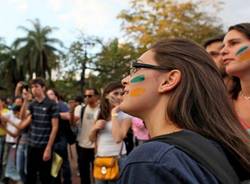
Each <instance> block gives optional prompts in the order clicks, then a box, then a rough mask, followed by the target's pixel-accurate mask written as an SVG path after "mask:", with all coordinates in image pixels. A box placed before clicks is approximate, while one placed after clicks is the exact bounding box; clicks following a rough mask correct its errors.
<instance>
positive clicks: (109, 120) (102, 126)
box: [90, 82, 131, 184]
mask: <svg viewBox="0 0 250 184" xmlns="http://www.w3.org/2000/svg"><path fill="white" fill-rule="evenodd" d="M122 95H123V86H122V84H121V83H120V82H111V83H109V84H108V85H107V86H106V87H105V88H104V91H103V94H102V97H101V101H100V113H99V116H98V119H97V121H96V123H95V125H94V127H93V129H92V131H91V132H90V140H91V141H93V142H96V156H97V157H107V156H115V157H117V156H118V157H119V156H122V155H125V154H126V147H125V143H124V142H123V139H124V138H125V137H126V134H127V132H128V129H129V128H130V126H131V117H130V116H129V115H127V114H125V113H123V112H121V111H120V109H119V104H120V103H121V101H122ZM113 182H114V181H107V180H96V184H108V183H110V184H111V183H113Z"/></svg>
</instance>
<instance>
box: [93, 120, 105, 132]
mask: <svg viewBox="0 0 250 184" xmlns="http://www.w3.org/2000/svg"><path fill="white" fill-rule="evenodd" d="M104 127H105V121H104V120H98V121H97V122H96V123H95V125H94V129H95V130H101V129H103V128H104Z"/></svg>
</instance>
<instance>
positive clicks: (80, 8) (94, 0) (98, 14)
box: [58, 0, 120, 35]
mask: <svg viewBox="0 0 250 184" xmlns="http://www.w3.org/2000/svg"><path fill="white" fill-rule="evenodd" d="M68 5H69V6H70V8H69V7H68V8H67V11H64V13H61V14H60V15H59V16H58V18H59V20H61V21H62V22H64V23H69V22H70V23H71V24H72V22H73V24H74V26H75V28H76V29H80V30H82V31H84V32H85V33H87V34H90V35H100V33H101V32H103V31H104V32H108V31H109V30H112V29H114V20H115V19H116V16H117V14H118V12H119V8H118V9H117V8H116V7H117V5H120V3H119V1H117V0H116V1H115V0H105V1H100V0H84V1H83V0H71V3H70V4H68ZM115 26H117V29H118V28H119V25H115Z"/></svg>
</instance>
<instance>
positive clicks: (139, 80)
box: [130, 75, 145, 83]
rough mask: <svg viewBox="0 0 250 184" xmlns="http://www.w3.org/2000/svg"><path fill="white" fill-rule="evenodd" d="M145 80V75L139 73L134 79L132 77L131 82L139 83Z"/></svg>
mask: <svg viewBox="0 0 250 184" xmlns="http://www.w3.org/2000/svg"><path fill="white" fill-rule="evenodd" d="M144 80H145V77H144V75H138V76H136V77H134V78H133V79H131V81H130V82H131V83H138V82H142V81H144Z"/></svg>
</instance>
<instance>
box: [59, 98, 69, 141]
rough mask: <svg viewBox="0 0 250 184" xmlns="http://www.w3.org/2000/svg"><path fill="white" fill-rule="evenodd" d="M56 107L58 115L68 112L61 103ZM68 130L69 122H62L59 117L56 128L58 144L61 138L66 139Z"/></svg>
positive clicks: (66, 107) (65, 106)
mask: <svg viewBox="0 0 250 184" xmlns="http://www.w3.org/2000/svg"><path fill="white" fill-rule="evenodd" d="M57 105H58V108H59V113H61V112H69V108H68V106H67V105H66V104H65V103H64V102H63V101H59V102H58V104H57ZM69 130H70V124H69V120H64V119H62V118H61V117H59V128H58V133H57V139H56V142H59V141H60V140H61V139H63V138H67V131H69Z"/></svg>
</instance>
